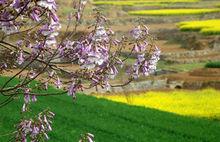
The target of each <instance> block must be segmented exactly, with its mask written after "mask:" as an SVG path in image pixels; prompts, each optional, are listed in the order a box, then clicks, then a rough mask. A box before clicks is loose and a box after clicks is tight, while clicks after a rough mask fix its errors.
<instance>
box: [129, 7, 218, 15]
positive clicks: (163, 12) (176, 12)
mask: <svg viewBox="0 0 220 142" xmlns="http://www.w3.org/2000/svg"><path fill="white" fill-rule="evenodd" d="M215 12H220V9H205V8H204V9H157V10H136V11H129V12H128V13H129V14H130V15H140V16H145V15H150V16H174V15H178V16H180V15H197V14H205V13H215Z"/></svg>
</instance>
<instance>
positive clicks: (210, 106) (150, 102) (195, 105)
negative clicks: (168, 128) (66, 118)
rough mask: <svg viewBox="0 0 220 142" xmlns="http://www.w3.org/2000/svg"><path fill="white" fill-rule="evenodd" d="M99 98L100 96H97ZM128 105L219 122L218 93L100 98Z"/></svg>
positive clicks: (207, 91)
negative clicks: (213, 119)
mask: <svg viewBox="0 0 220 142" xmlns="http://www.w3.org/2000/svg"><path fill="white" fill-rule="evenodd" d="M97 97H100V96H97ZM101 97H103V98H106V99H108V100H113V101H116V102H123V103H126V104H130V105H136V106H145V107H149V108H155V109H158V110H162V111H166V112H172V113H175V114H180V115H187V116H194V117H206V118H216V119H218V120H220V91H216V90H213V89H206V90H201V91H172V92H143V93H140V94H138V95H137V94H129V95H128V94H126V95H125V94H124V95H123V94H112V95H104V96H101Z"/></svg>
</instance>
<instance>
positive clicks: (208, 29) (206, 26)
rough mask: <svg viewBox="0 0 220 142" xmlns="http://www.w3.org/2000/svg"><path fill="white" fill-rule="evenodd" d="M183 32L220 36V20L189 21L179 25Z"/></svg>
mask: <svg viewBox="0 0 220 142" xmlns="http://www.w3.org/2000/svg"><path fill="white" fill-rule="evenodd" d="M177 25H178V27H179V28H180V30H182V31H199V32H200V33H202V34H208V35H210V34H220V19H212V20H203V21H188V22H180V23H178V24H177Z"/></svg>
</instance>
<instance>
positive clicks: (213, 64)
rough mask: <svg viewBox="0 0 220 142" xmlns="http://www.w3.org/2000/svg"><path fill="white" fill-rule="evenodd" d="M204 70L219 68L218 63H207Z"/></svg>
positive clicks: (219, 64)
mask: <svg viewBox="0 0 220 142" xmlns="http://www.w3.org/2000/svg"><path fill="white" fill-rule="evenodd" d="M205 67H206V68H220V61H216V62H209V63H207V64H206V65H205Z"/></svg>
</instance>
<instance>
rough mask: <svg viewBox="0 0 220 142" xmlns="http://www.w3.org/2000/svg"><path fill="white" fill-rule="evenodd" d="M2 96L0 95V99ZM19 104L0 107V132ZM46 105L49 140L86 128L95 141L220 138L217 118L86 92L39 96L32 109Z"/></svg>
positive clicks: (73, 138) (65, 141)
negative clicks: (131, 103)
mask: <svg viewBox="0 0 220 142" xmlns="http://www.w3.org/2000/svg"><path fill="white" fill-rule="evenodd" d="M0 82H2V79H1V80H0ZM49 91H54V89H52V88H51V89H50V90H49ZM3 99H4V98H3V97H0V101H2V100H3ZM21 106H22V99H20V100H17V101H14V102H12V103H10V104H9V105H7V106H5V107H4V108H0V114H1V115H0V135H3V134H5V133H7V132H10V131H12V130H13V125H14V124H15V123H16V122H17V121H18V120H19V118H20V114H19V112H18V110H20V108H21ZM47 107H50V108H51V110H52V111H53V112H55V113H56V117H55V119H54V124H53V129H54V131H53V132H51V133H50V134H49V136H50V138H51V140H50V141H52V142H77V141H78V140H79V137H80V134H82V133H86V132H90V133H92V134H94V135H95V141H96V142H209V141H210V142H218V141H220V123H219V121H217V120H216V121H214V120H205V119H199V118H190V117H183V116H178V115H175V114H171V113H167V112H161V111H158V110H154V109H146V108H143V107H134V106H128V105H125V104H121V103H116V102H111V101H107V100H104V99H97V98H95V97H92V96H86V95H78V99H77V101H76V102H75V103H73V101H72V100H71V98H70V97H68V96H66V95H65V96H49V97H43V98H39V99H38V102H37V103H36V104H33V105H32V109H33V112H35V113H37V112H40V111H41V110H42V108H47ZM8 139H9V136H0V142H5V141H7V140H8Z"/></svg>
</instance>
